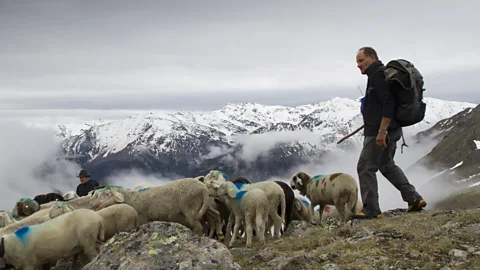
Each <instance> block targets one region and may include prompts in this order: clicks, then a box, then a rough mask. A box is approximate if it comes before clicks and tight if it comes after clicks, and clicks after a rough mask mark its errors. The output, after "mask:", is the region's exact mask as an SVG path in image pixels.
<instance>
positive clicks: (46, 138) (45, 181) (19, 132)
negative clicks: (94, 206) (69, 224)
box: [0, 121, 80, 210]
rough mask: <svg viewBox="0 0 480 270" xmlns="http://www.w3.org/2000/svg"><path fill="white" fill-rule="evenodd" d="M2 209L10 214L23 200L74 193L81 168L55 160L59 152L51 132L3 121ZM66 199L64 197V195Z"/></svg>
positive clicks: (0, 141)
mask: <svg viewBox="0 0 480 270" xmlns="http://www.w3.org/2000/svg"><path fill="white" fill-rule="evenodd" d="M0 125H1V126H2V132H1V133H0V153H1V157H0V158H1V160H0V171H1V172H2V178H1V180H0V182H1V185H2V188H1V189H0V209H3V210H11V209H12V208H13V206H14V204H15V202H16V201H17V200H18V199H20V198H23V197H29V198H33V197H35V196H36V195H38V194H42V193H48V192H52V191H53V188H56V189H59V190H60V191H62V192H66V191H68V190H75V189H76V187H77V185H78V178H76V175H77V174H78V172H79V171H80V168H79V167H78V166H77V165H76V164H74V163H70V162H68V161H65V160H61V159H56V157H57V154H58V153H59V152H58V151H59V150H60V148H59V144H58V140H57V139H56V138H55V137H54V134H53V133H51V131H48V130H44V129H38V128H33V127H30V128H29V127H27V126H25V125H22V124H19V123H14V122H6V121H0ZM62 195H63V194H62Z"/></svg>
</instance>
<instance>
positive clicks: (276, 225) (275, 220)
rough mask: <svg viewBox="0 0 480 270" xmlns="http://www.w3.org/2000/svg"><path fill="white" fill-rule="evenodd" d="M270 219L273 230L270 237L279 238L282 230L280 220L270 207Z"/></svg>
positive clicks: (275, 210) (274, 208)
mask: <svg viewBox="0 0 480 270" xmlns="http://www.w3.org/2000/svg"><path fill="white" fill-rule="evenodd" d="M270 217H271V218H272V220H273V223H274V230H275V235H273V236H272V237H273V238H280V229H281V228H282V218H281V217H280V216H279V215H278V213H277V208H276V207H270Z"/></svg>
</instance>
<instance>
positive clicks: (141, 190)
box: [138, 187, 149, 192]
mask: <svg viewBox="0 0 480 270" xmlns="http://www.w3.org/2000/svg"><path fill="white" fill-rule="evenodd" d="M146 190H149V188H148V187H146V188H142V189H139V190H138V192H144V191H146Z"/></svg>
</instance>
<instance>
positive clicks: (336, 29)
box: [0, 0, 480, 117]
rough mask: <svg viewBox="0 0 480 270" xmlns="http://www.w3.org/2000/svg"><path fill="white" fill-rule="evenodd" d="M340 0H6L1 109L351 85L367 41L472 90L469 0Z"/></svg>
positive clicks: (440, 94)
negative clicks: (358, 54) (356, 57)
mask: <svg viewBox="0 0 480 270" xmlns="http://www.w3.org/2000/svg"><path fill="white" fill-rule="evenodd" d="M337 2H338V1H335V3H334V2H333V1H318V0H317V1H288V2H287V1H279V0H276V1H258V0H257V1H227V0H221V1H220V0H219V1H198V0H195V1H193V0H192V1H180V0H176V1H169V2H167V1H148V2H147V1H118V0H116V1H13V0H3V1H1V2H0V33H1V36H2V38H1V42H0V95H1V98H0V109H1V110H2V111H3V112H2V114H0V116H1V117H6V116H8V115H10V114H12V113H13V114H22V113H23V114H25V112H12V111H11V110H39V109H40V110H47V109H48V113H50V112H51V113H56V114H62V110H64V109H95V110H97V111H96V112H99V113H98V114H99V116H98V117H102V113H101V112H102V110H125V109H138V110H152V109H173V110H177V109H182V110H204V109H208V110H210V109H218V108H220V107H222V106H224V105H225V104H226V103H228V102H241V101H243V102H258V103H264V104H282V105H299V104H305V103H313V102H319V101H323V100H327V99H330V98H332V97H335V96H341V97H349V98H356V97H358V96H359V95H360V92H359V90H358V89H357V86H360V87H361V88H362V90H363V88H364V86H365V82H366V77H365V76H362V75H361V74H360V72H359V70H358V68H357V67H356V63H355V55H356V53H357V50H358V48H360V47H362V46H367V45H368V46H373V47H374V48H375V49H376V50H377V51H378V54H379V56H380V59H381V60H383V61H384V63H386V62H387V61H388V60H390V59H393V58H399V57H401V58H406V59H410V60H412V61H413V62H414V64H415V65H416V66H417V67H418V68H419V69H420V71H421V72H422V73H423V75H424V76H425V86H426V88H427V92H426V93H425V94H426V95H427V96H431V97H437V98H441V99H449V100H459V101H470V102H475V103H479V102H480V94H478V93H479V87H478V82H477V80H476V79H477V78H478V75H479V74H480V53H479V49H478V48H480V35H478V25H479V24H480V19H479V16H478V10H479V9H480V2H479V1H466V0H465V1H457V2H453V1H441V0H436V1H421V2H419V1H395V2H391V1H368V2H362V1H342V3H337ZM51 110H55V111H51ZM29 112H31V114H32V115H38V111H34V112H33V111H29ZM48 113H47V111H45V112H44V114H48Z"/></svg>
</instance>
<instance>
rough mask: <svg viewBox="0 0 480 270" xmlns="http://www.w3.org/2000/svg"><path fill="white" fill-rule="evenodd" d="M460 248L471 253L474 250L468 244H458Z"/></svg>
mask: <svg viewBox="0 0 480 270" xmlns="http://www.w3.org/2000/svg"><path fill="white" fill-rule="evenodd" d="M460 246H461V247H462V248H464V249H465V250H466V251H467V252H468V253H473V252H475V248H474V247H472V246H469V245H460Z"/></svg>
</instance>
